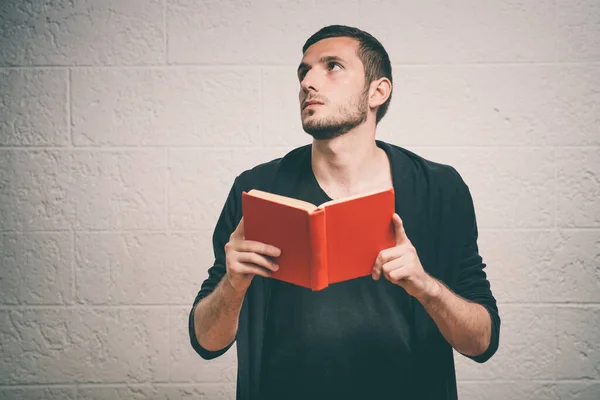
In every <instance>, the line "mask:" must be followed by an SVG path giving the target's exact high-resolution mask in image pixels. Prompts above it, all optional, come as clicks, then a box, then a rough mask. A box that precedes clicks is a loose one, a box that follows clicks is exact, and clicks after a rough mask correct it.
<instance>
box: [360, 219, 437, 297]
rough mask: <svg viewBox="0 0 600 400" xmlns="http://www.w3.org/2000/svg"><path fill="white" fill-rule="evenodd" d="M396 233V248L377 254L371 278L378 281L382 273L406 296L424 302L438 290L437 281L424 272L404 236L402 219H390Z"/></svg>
mask: <svg viewBox="0 0 600 400" xmlns="http://www.w3.org/2000/svg"><path fill="white" fill-rule="evenodd" d="M392 220H393V223H394V230H395V233H396V246H394V247H390V248H389V249H385V250H382V251H380V252H379V254H378V255H377V259H376V260H375V265H374V266H373V271H372V272H371V276H372V277H373V279H375V280H378V279H379V278H380V277H381V274H382V273H383V276H385V277H386V279H387V280H389V281H390V282H392V283H394V284H396V285H398V286H401V287H403V288H404V290H406V292H407V293H408V294H410V295H411V296H413V297H415V298H417V299H418V300H424V299H426V298H427V297H428V296H430V295H433V294H434V293H435V291H436V289H438V286H437V285H438V283H437V281H436V280H435V279H434V278H433V277H431V276H430V275H429V274H427V273H426V272H425V270H424V269H423V266H422V265H421V261H420V260H419V256H418V255H417V250H416V249H415V247H414V246H413V245H412V243H411V241H410V240H409V239H408V237H407V236H406V231H405V230H404V224H403V223H402V219H401V218H400V216H399V215H398V214H396V213H394V216H393V217H392Z"/></svg>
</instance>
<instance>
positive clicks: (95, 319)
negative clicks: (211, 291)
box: [0, 308, 169, 385]
mask: <svg viewBox="0 0 600 400" xmlns="http://www.w3.org/2000/svg"><path fill="white" fill-rule="evenodd" d="M0 321H1V323H0V339H2V340H1V343H2V348H0V351H1V354H0V355H1V357H0V372H1V373H0V384H5V385H6V384H10V385H14V384H32V383H36V384H48V383H64V382H70V383H75V382H78V383H111V382H112V383H119V382H148V381H157V380H165V379H166V377H167V375H168V362H169V356H168V351H169V350H168V325H167V324H168V311H167V309H166V308H160V309H158V308H153V309H141V308H136V309H77V310H68V309H54V310H53V309H43V310H39V309H38V310H11V311H7V310H0Z"/></svg>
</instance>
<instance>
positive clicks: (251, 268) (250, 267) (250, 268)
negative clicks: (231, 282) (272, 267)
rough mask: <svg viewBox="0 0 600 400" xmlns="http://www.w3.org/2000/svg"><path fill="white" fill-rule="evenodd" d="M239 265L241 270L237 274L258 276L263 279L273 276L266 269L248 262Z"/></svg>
mask: <svg viewBox="0 0 600 400" xmlns="http://www.w3.org/2000/svg"><path fill="white" fill-rule="evenodd" d="M239 265H240V266H241V268H240V269H239V271H236V272H237V273H239V274H252V275H260V276H264V277H265V278H270V277H271V275H272V274H273V272H271V271H269V270H268V269H265V268H263V267H259V266H258V265H255V264H252V263H249V262H241V263H239Z"/></svg>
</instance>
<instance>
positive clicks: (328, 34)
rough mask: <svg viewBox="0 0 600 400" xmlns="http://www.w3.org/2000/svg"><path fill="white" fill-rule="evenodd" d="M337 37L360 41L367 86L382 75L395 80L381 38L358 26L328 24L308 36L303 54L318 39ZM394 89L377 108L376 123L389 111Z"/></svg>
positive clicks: (360, 54)
mask: <svg viewBox="0 0 600 400" xmlns="http://www.w3.org/2000/svg"><path fill="white" fill-rule="evenodd" d="M335 37H349V38H352V39H356V40H357V41H358V51H357V53H356V55H357V56H358V58H359V59H360V61H362V63H363V65H364V67H365V84H366V85H367V86H368V85H370V84H371V82H373V81H374V80H376V79H379V78H381V77H386V78H388V79H389V80H390V82H393V81H392V64H391V62H390V57H389V56H388V53H387V52H386V51H385V48H384V47H383V45H382V44H381V43H380V42H379V40H377V39H375V38H374V37H373V36H372V35H371V34H369V33H367V32H365V31H362V30H360V29H358V28H353V27H350V26H345V25H330V26H326V27H324V28H322V29H320V30H319V31H318V32H317V33H315V34H313V35H312V36H311V37H309V38H308V40H307V41H306V43H304V46H303V47H302V54H304V53H306V50H307V49H308V48H309V47H310V46H312V45H313V44H315V43H317V42H318V41H321V40H323V39H328V38H335ZM392 88H393V87H392ZM392 90H393V89H392ZM392 90H390V96H389V97H388V98H387V100H386V101H385V103H383V104H382V105H380V106H379V108H378V109H377V116H376V120H375V121H376V123H379V121H380V120H381V118H383V116H384V115H385V113H386V112H387V109H388V107H389V105H390V101H391V100H392Z"/></svg>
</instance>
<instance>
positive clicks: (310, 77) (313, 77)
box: [300, 69, 323, 93]
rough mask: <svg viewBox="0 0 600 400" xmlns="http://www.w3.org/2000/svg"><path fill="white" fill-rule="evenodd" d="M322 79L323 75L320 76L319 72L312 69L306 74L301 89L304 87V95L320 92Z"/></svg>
mask: <svg viewBox="0 0 600 400" xmlns="http://www.w3.org/2000/svg"><path fill="white" fill-rule="evenodd" d="M322 79H323V77H322V75H319V73H318V71H317V70H315V69H310V70H308V71H307V72H306V74H305V75H304V78H303V79H302V81H301V82H300V87H302V91H303V92H304V93H308V92H309V91H311V90H312V91H315V92H318V91H319V90H320V89H321V82H322Z"/></svg>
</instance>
